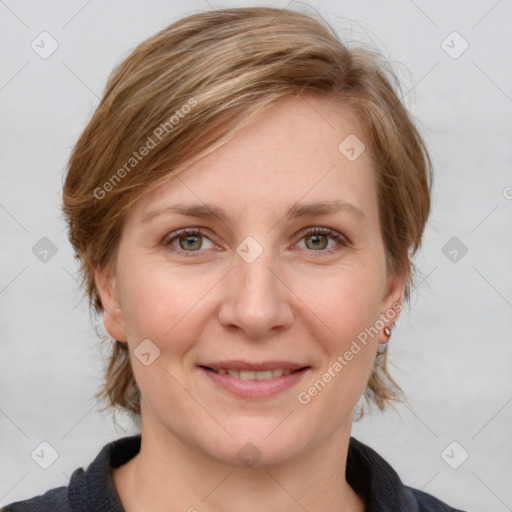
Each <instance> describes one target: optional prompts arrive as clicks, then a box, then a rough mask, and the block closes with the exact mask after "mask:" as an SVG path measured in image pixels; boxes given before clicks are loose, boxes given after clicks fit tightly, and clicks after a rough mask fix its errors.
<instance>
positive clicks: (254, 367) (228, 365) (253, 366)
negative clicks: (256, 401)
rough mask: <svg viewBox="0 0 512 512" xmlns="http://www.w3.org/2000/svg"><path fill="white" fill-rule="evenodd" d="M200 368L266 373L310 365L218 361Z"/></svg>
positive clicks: (289, 362)
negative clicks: (267, 371)
mask: <svg viewBox="0 0 512 512" xmlns="http://www.w3.org/2000/svg"><path fill="white" fill-rule="evenodd" d="M198 366H205V367H206V368H211V369H212V370H219V369H221V368H223V369H225V370H245V371H256V372H264V371H266V370H276V369H283V370H292V371H294V370H300V369H301V368H306V367H308V365H305V364H300V363H293V362H291V361H264V362H262V363H251V362H248V361H233V360H231V361H216V362H204V363H199V364H198Z"/></svg>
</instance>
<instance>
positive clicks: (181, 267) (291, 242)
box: [96, 97, 405, 465]
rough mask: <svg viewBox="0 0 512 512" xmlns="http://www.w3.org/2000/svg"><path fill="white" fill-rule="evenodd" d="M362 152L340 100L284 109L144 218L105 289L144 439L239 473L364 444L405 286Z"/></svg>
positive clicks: (170, 189) (164, 194)
mask: <svg viewBox="0 0 512 512" xmlns="http://www.w3.org/2000/svg"><path fill="white" fill-rule="evenodd" d="M347 137H348V139H347ZM355 137H358V138H359V139H360V140H359V141H358V139H356V138H355ZM361 142H363V143H364V142H365V140H364V135H363V133H362V130H361V128H360V125H359V124H358V122H357V119H356V118H355V117H353V116H352V115H351V114H349V112H348V111H346V110H344V109H342V108H340V107H337V106H336V105H335V104H333V103H332V102H330V101H329V100H326V99H318V98H313V97H306V98H303V97H299V98H297V99H286V100H281V101H280V102H279V103H277V104H276V105H275V106H274V107H272V108H271V109H270V110H268V111H267V112H266V113H265V114H264V115H263V116H262V117H260V118H259V119H258V120H257V121H256V122H254V123H252V124H251V125H249V126H248V127H246V128H245V129H244V130H243V131H242V132H240V133H239V134H238V135H237V136H236V137H235V138H234V139H232V140H231V141H230V142H229V143H227V144H225V145H224V146H222V147H221V148H219V149H217V150H216V151H214V152H213V153H211V154H210V155H208V156H207V157H205V158H203V159H202V160H200V161H198V162H197V163H195V164H194V165H192V166H191V167H189V168H188V169H186V170H185V171H184V172H182V173H181V174H179V175H178V176H176V177H174V178H172V179H171V180H170V181H168V182H167V183H165V184H164V185H162V186H160V187H159V188H157V189H155V190H153V191H152V192H150V193H149V194H147V195H146V196H144V197H143V198H141V199H140V200H139V202H138V203H136V204H135V205H134V206H133V207H132V208H131V210H130V211H129V212H128V214H127V217H126V219H125V221H126V223H125V225H124V227H123V232H122V236H121V240H120V246H119V251H118V255H117V260H116V266H115V271H114V273H113V274H111V275H110V276H109V275H108V274H107V273H106V272H102V273H97V275H96V281H97V284H98V286H99V290H100V294H101V297H102V302H103V304H104V307H105V310H106V312H105V315H104V322H105V327H106V329H107V331H108V332H109V333H110V334H111V336H113V337H114V338H116V339H118V340H121V341H127V343H128V345H129V349H130V354H131V358H132V367H133V371H134V374H135V378H136V381H137V383H138V386H139V388H140V391H141V395H142V397H141V405H142V429H143V430H142V431H143V432H144V429H146V430H152V431H153V433H154V434H155V435H158V436H160V439H161V440H162V441H163V442H165V440H166V439H168V440H170V439H172V440H174V441H178V442H179V443H182V444H183V445H186V446H188V447H189V448H190V447H193V448H192V449H193V450H197V449H199V451H200V452H201V453H202V454H203V455H204V454H207V455H209V456H210V457H212V458H214V459H215V460H217V461H221V462H224V463H232V464H239V465H240V464H244V463H246V464H247V461H249V460H250V457H251V456H252V457H253V459H252V460H254V461H256V460H257V459H258V458H259V457H261V459H260V460H259V464H264V463H270V464H275V463H279V462H280V461H281V462H283V461H285V460H294V459H295V460H296V459H297V458H299V457H301V456H304V455H306V454H307V453H308V452H310V451H311V450H315V449H316V450H319V449H320V448H321V447H323V448H325V447H327V446H329V442H331V443H332V442H334V441H335V440H336V439H338V440H339V439H342V438H345V436H346V435H347V434H348V432H350V426H351V418H352V412H353V409H354V407H355V405H356V402H357V401H358V399H359V397H360V396H361V394H362V392H363V391H364V388H365V386H366V383H367V380H368V378H369V376H370V372H371V369H372V365H373V361H374V358H375V353H376V349H377V344H378V343H379V342H380V343H382V342H384V341H386V340H387V338H386V337H385V336H384V334H383V333H382V327H383V326H384V325H386V326H391V324H392V322H393V321H395V320H396V318H397V316H398V312H397V311H395V309H394V308H393V305H394V304H395V303H399V304H401V298H402V292H403V287H404V284H405V276H400V277H395V278H393V279H388V278H387V275H386V267H385V253H384V246H383V241H382V238H381V233H380V227H379V215H378V205H377V190H376V184H375V181H374V177H373V174H372V173H373V171H372V163H371V157H370V154H369V151H368V150H364V148H363V146H361ZM317 203H318V204H317ZM313 204H316V205H317V206H312V205H313ZM340 204H341V205H342V206H340ZM343 204H344V205H345V206H343ZM207 205H208V207H209V208H207ZM325 205H330V206H329V208H327V207H326V206H325ZM333 205H334V206H333ZM349 205H350V206H349ZM178 207H179V208H178ZM331 207H332V209H331ZM185 210H189V211H188V214H187V213H186V212H185ZM157 212H158V213H157ZM184 229H187V230H188V231H187V232H184V231H183V230H184ZM375 328H376V329H379V330H380V332H379V334H377V335H374V333H375ZM365 333H366V334H365ZM368 333H370V334H368ZM363 340H364V341H363ZM206 367H208V368H213V369H216V370H219V369H220V372H219V373H216V372H215V371H212V370H211V369H207V368H206ZM226 368H227V369H231V370H233V371H232V372H231V373H233V374H230V373H223V370H222V369H224V370H225V369H226ZM238 369H242V370H245V371H248V372H249V373H242V374H240V375H238V374H237V372H236V370H238ZM258 369H259V370H260V371H261V372H262V373H257V374H256V373H251V371H253V372H254V371H256V370H258ZM301 369H302V370H301ZM272 370H275V371H274V372H273V373H270V372H271V371H272ZM279 370H289V371H290V370H298V371H293V372H292V373H289V372H285V373H284V374H283V375H281V376H279V375H280V374H281V373H283V372H280V371H279ZM287 373H289V375H287ZM265 379H268V380H265ZM340 436H342V437H340ZM248 443H251V444H248ZM331 446H332V444H331ZM248 457H249V458H248Z"/></svg>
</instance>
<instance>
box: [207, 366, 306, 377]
mask: <svg viewBox="0 0 512 512" xmlns="http://www.w3.org/2000/svg"><path fill="white" fill-rule="evenodd" d="M201 368H204V369H205V370H209V371H211V372H214V373H217V374H219V375H226V374H227V375H231V376H232V377H234V378H235V379H240V380H270V379H275V378H277V377H282V376H283V375H290V374H291V373H297V372H302V371H304V370H307V369H308V368H310V367H309V366H304V367H303V368H298V369H297V370H289V369H283V368H276V369H272V370H264V371H254V370H231V369H226V368H218V369H213V368H209V367H208V366H201Z"/></svg>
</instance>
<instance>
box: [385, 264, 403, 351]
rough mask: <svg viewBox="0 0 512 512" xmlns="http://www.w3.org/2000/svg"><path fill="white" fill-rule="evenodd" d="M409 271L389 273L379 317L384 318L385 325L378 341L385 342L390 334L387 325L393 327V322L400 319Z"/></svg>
mask: <svg viewBox="0 0 512 512" xmlns="http://www.w3.org/2000/svg"><path fill="white" fill-rule="evenodd" d="M407 276H408V272H407V270H404V271H402V272H400V273H398V274H394V275H389V276H388V280H387V285H386V290H385V293H384V297H383V299H382V305H381V311H380V316H379V318H380V319H382V322H383V323H384V327H383V328H382V329H381V330H380V331H379V337H378V343H379V344H385V343H387V342H388V341H389V336H387V335H386V334H385V332H384V329H385V328H386V327H387V328H389V329H393V324H394V323H395V322H396V321H397V320H398V317H399V316H400V312H401V311H402V306H403V297H404V290H405V285H406V282H407Z"/></svg>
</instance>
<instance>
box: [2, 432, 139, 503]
mask: <svg viewBox="0 0 512 512" xmlns="http://www.w3.org/2000/svg"><path fill="white" fill-rule="evenodd" d="M140 442H141V436H140V434H139V435H135V436H128V437H123V438H121V439H117V440H116V441H112V442H110V443H108V444H106V445H105V446H103V448H102V449H101V451H100V452H99V453H98V455H97V456H96V458H95V459H94V460H93V462H92V463H91V464H90V465H89V467H88V468H87V471H84V469H83V468H78V469H76V470H75V471H74V472H73V474H72V475H71V478H70V480H69V484H68V485H67V486H62V487H56V488H54V489H50V490H49V491H46V492H45V493H44V494H40V495H38V496H34V497H32V498H30V499H27V500H23V501H16V502H13V503H10V504H9V505H6V506H4V507H3V508H0V512H57V511H58V512H78V511H80V512H93V511H94V512H96V511H98V510H108V511H109V512H123V508H122V505H121V502H120V501H119V497H118V495H117V493H116V490H115V488H114V485H113V481H112V472H111V470H112V468H117V467H119V466H121V465H122V464H124V463H125V462H127V461H128V460H130V459H131V458H132V457H134V456H135V455H136V454H137V453H138V452H139V450H140Z"/></svg>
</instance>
